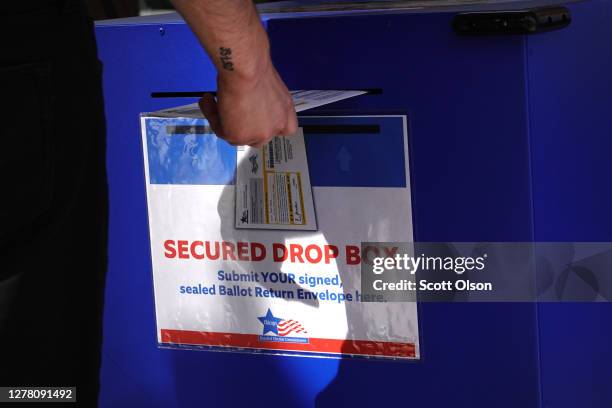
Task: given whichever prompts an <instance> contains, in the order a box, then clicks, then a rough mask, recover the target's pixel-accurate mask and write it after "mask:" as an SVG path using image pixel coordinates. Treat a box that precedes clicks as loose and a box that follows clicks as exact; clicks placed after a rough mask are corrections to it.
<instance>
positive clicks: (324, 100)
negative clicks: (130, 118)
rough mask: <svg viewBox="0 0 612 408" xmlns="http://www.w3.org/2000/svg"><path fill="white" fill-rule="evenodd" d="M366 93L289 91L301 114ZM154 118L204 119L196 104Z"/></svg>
mask: <svg viewBox="0 0 612 408" xmlns="http://www.w3.org/2000/svg"><path fill="white" fill-rule="evenodd" d="M366 93H368V92H367V91H333V90H318V89H315V90H308V91H303V90H302V91H291V97H292V98H293V106H294V107H295V111H296V112H302V111H305V110H306V109H312V108H316V107H318V106H323V105H327V104H330V103H332V102H338V101H341V100H344V99H348V98H352V97H354V96H359V95H363V94H366ZM153 114H154V115H155V116H156V117H160V118H165V117H170V118H179V117H180V118H194V119H200V118H202V119H203V118H204V115H203V114H202V111H201V110H200V106H199V105H198V104H197V103H191V104H189V105H182V106H177V107H174V108H169V109H163V110H159V111H157V112H153Z"/></svg>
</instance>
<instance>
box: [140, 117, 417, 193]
mask: <svg viewBox="0 0 612 408" xmlns="http://www.w3.org/2000/svg"><path fill="white" fill-rule="evenodd" d="M145 122H146V132H147V155H148V158H149V178H150V180H151V184H195V185H198V184H200V185H202V184H216V185H228V184H234V181H235V173H236V148H235V147H233V146H231V145H229V144H228V143H227V142H225V141H223V140H221V139H219V138H217V137H216V136H215V135H214V134H212V133H205V134H202V133H197V132H200V131H202V127H205V126H207V125H208V122H207V121H206V120H204V119H184V118H181V119H175V118H149V119H146V121H145ZM312 125H323V126H331V127H332V128H333V126H334V125H365V126H368V125H377V126H379V127H380V132H379V133H355V134H342V133H329V134H326V133H317V134H308V133H305V135H304V136H305V141H306V152H307V155H308V164H309V171H310V181H311V184H312V185H313V186H326V187H405V186H406V170H405V169H406V163H405V160H404V123H403V117H365V116H364V117H322V118H315V117H302V118H300V126H312ZM194 131H195V132H196V133H194ZM169 132H170V133H169ZM177 132H178V133H177ZM181 132H183V133H181Z"/></svg>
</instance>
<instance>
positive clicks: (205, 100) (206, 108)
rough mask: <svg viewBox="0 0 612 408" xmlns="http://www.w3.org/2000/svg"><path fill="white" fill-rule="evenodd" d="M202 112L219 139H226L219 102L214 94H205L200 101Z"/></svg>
mask: <svg viewBox="0 0 612 408" xmlns="http://www.w3.org/2000/svg"><path fill="white" fill-rule="evenodd" d="M198 105H199V106H200V110H201V111H202V113H203V114H204V116H205V117H206V119H207V120H208V123H209V124H210V127H211V128H212V130H213V132H215V134H216V135H217V136H219V137H224V135H223V128H222V127H221V118H220V117H219V109H218V107H217V101H216V100H215V97H214V96H212V94H208V93H207V94H204V96H202V98H200V100H199V101H198Z"/></svg>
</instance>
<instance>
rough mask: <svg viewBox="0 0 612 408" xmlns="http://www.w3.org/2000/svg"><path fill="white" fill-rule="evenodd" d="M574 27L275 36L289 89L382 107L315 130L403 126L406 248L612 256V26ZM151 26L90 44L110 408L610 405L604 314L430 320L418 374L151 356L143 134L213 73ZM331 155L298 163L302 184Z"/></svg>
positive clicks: (386, 28) (599, 20) (471, 308)
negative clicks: (103, 227)
mask: <svg viewBox="0 0 612 408" xmlns="http://www.w3.org/2000/svg"><path fill="white" fill-rule="evenodd" d="M570 8H571V9H572V11H573V13H574V21H573V23H572V25H571V26H570V27H569V28H567V29H564V30H562V31H559V32H552V33H547V34H543V35H538V36H533V37H529V38H526V37H522V36H518V37H480V38H474V37H458V36H456V35H455V34H454V33H453V32H452V31H451V28H450V27H451V26H450V21H451V19H452V16H453V13H450V12H449V13H432V14H428V13H416V14H411V13H407V12H402V13H390V14H382V15H357V16H342V15H337V16H334V17H329V18H318V17H316V15H315V16H312V15H311V16H309V18H287V16H283V18H276V19H269V20H268V19H267V18H266V20H267V28H268V31H269V34H270V38H271V43H272V51H273V58H274V60H275V63H276V65H277V67H278V69H279V71H280V73H281V75H282V76H283V77H284V78H285V79H286V81H287V83H288V85H289V88H290V89H338V88H347V89H350V88H377V89H382V93H381V94H379V95H368V96H364V97H360V98H356V99H352V100H351V99H349V100H346V101H343V102H339V103H336V104H334V105H333V106H332V107H330V108H329V109H325V108H323V109H319V110H318V111H317V112H315V113H316V114H321V113H325V112H331V110H333V111H334V113H343V114H347V115H349V114H360V113H369V114H376V113H378V114H395V113H402V114H407V115H408V118H409V143H410V160H411V162H410V167H411V178H412V180H411V186H412V192H413V217H414V222H415V225H414V230H415V239H417V240H421V241H532V240H548V241H560V240H608V241H612V215H611V214H610V213H609V211H607V209H609V208H612V190H610V189H609V188H607V187H606V181H607V180H606V179H607V177H608V175H609V174H612V161H610V160H607V153H608V152H609V151H610V148H611V147H612V146H611V144H612V139H610V138H609V135H610V133H611V132H612V119H611V117H612V115H611V114H610V113H612V108H611V107H610V102H609V101H610V97H609V95H611V94H612V82H611V81H610V79H609V78H607V77H606V76H607V75H609V72H612V70H611V68H612V60H611V58H612V57H611V54H610V51H609V47H608V46H607V43H608V39H609V38H612V29H611V28H610V24H608V22H609V21H610V18H611V17H612V15H611V10H610V5H609V3H608V2H607V1H605V0H603V1H601V0H597V1H591V2H585V3H581V4H577V5H572V6H571V7H570ZM146 21H147V23H146V24H138V20H136V22H134V21H132V22H131V23H129V24H123V23H121V22H115V23H105V24H103V25H100V26H99V27H98V28H97V37H98V43H99V54H100V58H101V60H102V61H103V63H104V65H105V96H106V113H107V118H108V135H109V140H108V165H109V170H108V171H109V184H110V194H111V209H110V210H111V213H110V215H111V228H110V249H109V250H110V255H109V256H110V259H109V261H110V265H109V276H108V286H107V297H106V315H105V339H104V340H105V341H104V360H103V371H102V394H101V399H100V403H101V405H102V406H108V407H139V406H143V407H144V406H146V407H192V406H194V407H199V406H219V407H234V406H251V407H258V406H270V405H277V406H292V407H294V406H295V407H302V406H304V407H310V406H313V405H316V406H321V407H329V406H350V405H354V406H364V405H366V404H375V405H376V406H406V407H408V406H417V407H442V406H444V407H445V406H456V407H508V408H516V407H529V408H530V407H540V406H546V407H554V408H565V407H568V408H569V407H576V406H585V407H586V406H589V407H607V406H610V405H611V404H612V394H611V391H610V390H611V389H612V387H610V385H612V384H610V382H611V380H610V378H611V377H610V376H609V375H607V370H606V369H607V366H608V365H609V364H610V363H612V356H611V355H610V351H609V348H608V347H607V343H606V342H605V341H604V339H605V338H610V334H612V333H611V331H612V329H611V328H610V325H609V323H608V324H607V326H606V325H605V324H604V323H605V322H606V321H607V322H609V312H610V306H609V305H608V304H604V305H571V304H566V305H540V306H538V305H533V304H422V305H421V307H420V330H421V347H422V360H421V361H419V362H411V363H394V362H379V361H367V360H365V361H364V360H341V361H337V360H325V359H306V358H286V357H272V356H261V355H245V354H232V353H209V352H194V351H178V350H160V349H158V348H157V346H156V338H155V321H154V309H153V296H152V283H151V270H150V260H149V259H150V253H149V246H148V227H147V218H146V205H145V190H144V186H145V183H144V170H143V156H142V154H143V153H142V147H141V137H140V129H139V117H138V115H139V113H140V112H144V111H153V110H156V109H160V108H165V107H169V106H176V105H181V104H185V103H190V102H193V101H194V100H193V99H186V98H176V99H152V98H151V97H150V93H151V92H154V91H157V92H159V91H194V90H212V89H214V88H215V72H214V68H213V66H212V65H211V63H210V61H209V60H208V59H207V57H206V56H205V55H204V53H203V52H202V51H201V48H200V47H199V45H198V44H197V41H196V40H195V39H194V37H193V35H192V34H191V33H190V31H189V30H188V28H187V27H186V26H185V25H183V24H181V23H180V22H178V21H176V20H168V21H167V22H158V21H157V20H155V19H152V18H149V19H147V20H146ZM160 21H161V20H160ZM606 136H608V137H606ZM316 137H322V136H316ZM334 137H337V136H334ZM356 137H357V136H356ZM330 143H332V142H330ZM333 143H339V142H338V141H334V142H333ZM348 143H352V142H348ZM323 146H324V144H322V145H321V147H316V146H314V145H310V144H309V151H308V154H309V162H310V166H311V174H314V176H313V179H314V178H316V170H315V169H316V165H317V160H325V154H326V151H325V149H324V148H323ZM351 146H352V147H351V148H355V146H357V149H359V147H358V143H357V142H355V143H353V145H351ZM334 147H338V146H334ZM360 152H361V150H360ZM362 153H364V154H365V153H366V152H362ZM400 168H401V167H400ZM313 170H314V171H313ZM596 356H598V357H597V359H596ZM565 367H567V369H568V370H569V371H571V374H567V373H566V370H564V368H565Z"/></svg>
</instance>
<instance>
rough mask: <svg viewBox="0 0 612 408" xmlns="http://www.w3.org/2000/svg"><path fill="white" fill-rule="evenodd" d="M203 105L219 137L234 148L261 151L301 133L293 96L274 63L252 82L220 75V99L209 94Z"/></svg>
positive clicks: (252, 79)
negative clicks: (279, 139) (270, 143)
mask: <svg viewBox="0 0 612 408" xmlns="http://www.w3.org/2000/svg"><path fill="white" fill-rule="evenodd" d="M199 104H200V109H201V110H202V113H203V114H204V116H206V119H208V122H209V123H210V126H211V127H212V129H213V131H214V132H215V133H216V134H217V136H219V137H221V138H223V139H225V140H227V141H228V142H229V143H231V144H233V145H249V146H255V147H261V146H263V145H264V144H265V143H267V142H268V141H269V140H270V139H271V138H272V137H274V136H280V135H282V136H289V135H292V134H294V133H295V132H296V131H297V118H296V115H295V109H294V106H293V100H292V98H291V94H290V93H289V91H288V90H287V87H286V86H285V84H284V82H283V80H282V79H281V78H280V76H279V74H278V72H277V71H276V69H275V68H274V66H273V65H272V62H271V61H270V62H269V63H267V64H266V65H265V67H264V68H263V69H262V70H261V73H259V74H257V75H255V76H253V77H252V78H249V79H245V78H238V77H236V76H235V75H234V76H231V75H230V74H227V75H224V74H223V73H221V74H219V76H218V77H217V99H216V100H215V98H214V97H213V96H212V95H211V94H205V95H204V96H203V97H202V98H201V99H200V102H199Z"/></svg>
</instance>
